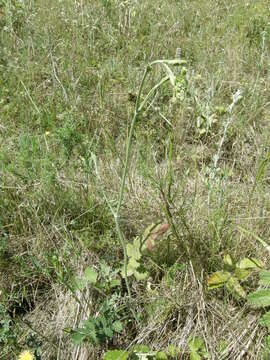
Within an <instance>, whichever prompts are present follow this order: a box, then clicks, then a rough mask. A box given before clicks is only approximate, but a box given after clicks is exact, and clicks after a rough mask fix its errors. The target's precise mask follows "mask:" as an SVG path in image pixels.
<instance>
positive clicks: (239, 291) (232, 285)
mask: <svg viewBox="0 0 270 360" xmlns="http://www.w3.org/2000/svg"><path fill="white" fill-rule="evenodd" d="M226 288H227V289H228V290H229V291H230V292H231V293H232V294H234V295H235V294H236V295H237V296H240V297H241V298H246V296H247V295H246V293H245V290H244V289H243V288H242V286H241V285H240V283H239V281H238V279H237V278H236V277H235V276H231V277H230V278H229V280H228V281H227V283H226Z"/></svg>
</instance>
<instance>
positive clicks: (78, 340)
mask: <svg viewBox="0 0 270 360" xmlns="http://www.w3.org/2000/svg"><path fill="white" fill-rule="evenodd" d="M86 336H87V335H86V334H81V333H79V332H77V331H74V332H73V333H72V336H71V339H72V342H73V343H74V344H78V345H79V344H82V343H83V341H84V339H85V338H86Z"/></svg>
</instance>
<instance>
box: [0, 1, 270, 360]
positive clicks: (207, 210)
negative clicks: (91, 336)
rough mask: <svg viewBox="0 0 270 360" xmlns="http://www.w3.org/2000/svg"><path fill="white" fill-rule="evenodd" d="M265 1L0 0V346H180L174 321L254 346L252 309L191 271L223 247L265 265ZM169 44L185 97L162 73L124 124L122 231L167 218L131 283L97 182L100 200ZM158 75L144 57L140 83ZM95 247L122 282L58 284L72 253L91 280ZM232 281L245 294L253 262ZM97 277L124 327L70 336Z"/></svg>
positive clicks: (257, 341) (6, 349)
mask: <svg viewBox="0 0 270 360" xmlns="http://www.w3.org/2000/svg"><path fill="white" fill-rule="evenodd" d="M268 15H269V8H268V2H267V1H264V0H260V1H253V2H249V3H247V2H242V1H239V0H230V1H198V0H193V1H185V0H180V1H176V0H174V1H155V2H154V1H146V2H140V1H130V2H127V1H122V2H119V1H113V0H111V1H109V0H107V1H105V0H104V1H98V0H93V1H91V2H87V1H77V2H75V1H70V0H62V1H57V2H56V1H49V0H48V1H46V2H44V1H40V0H38V1H30V0H24V1H19V0H8V1H1V0H0V31H1V34H0V49H1V50H0V149H1V150H0V178H1V182H0V309H1V314H3V316H2V315H1V319H2V318H3V321H2V320H1V319H0V359H16V358H17V357H18V354H19V353H20V352H21V351H22V350H24V349H31V350H32V351H33V352H35V354H36V357H37V359H38V358H41V359H99V358H100V359H102V358H103V356H104V353H105V351H106V350H108V349H112V348H115V349H118V350H121V349H122V350H125V349H128V350H130V349H131V348H132V346H134V345H135V344H144V345H147V346H149V348H150V349H151V350H153V351H154V350H157V351H167V349H168V347H169V345H175V346H176V347H177V349H178V351H177V354H178V355H175V356H174V358H179V359H181V358H183V359H189V357H190V355H189V351H190V350H189V344H190V343H189V338H190V337H192V338H195V337H202V338H203V339H204V342H205V346H206V349H207V351H208V353H209V354H211V356H212V358H215V359H219V358H222V356H221V355H220V352H219V351H220V348H221V347H222V346H223V348H224V349H227V352H228V354H229V355H228V354H227V355H226V356H227V358H228V359H229V358H232V359H236V358H237V356H242V357H243V356H244V352H245V351H246V352H247V356H248V357H249V358H250V359H255V358H257V359H259V358H262V356H263V355H262V352H263V351H264V352H266V350H265V348H266V345H264V336H265V335H266V333H267V331H266V328H264V327H259V326H258V327H257V324H258V319H259V318H260V315H261V312H260V311H259V310H254V309H251V308H250V307H248V306H247V304H246V301H245V300H243V299H240V300H239V299H235V297H233V295H232V294H231V293H230V292H229V291H227V290H226V289H219V290H215V291H212V292H210V291H209V290H208V289H207V284H206V280H207V277H208V276H209V275H210V274H212V273H213V272H215V271H218V270H221V269H222V268H223V256H224V255H225V254H230V255H231V256H232V257H233V258H234V259H235V260H236V261H238V260H240V259H242V258H244V257H253V258H257V259H260V260H262V261H263V262H264V265H265V268H268V267H269V266H268V263H269V256H268V257H267V254H266V250H265V249H264V248H263V247H262V246H261V245H260V243H258V242H257V241H256V239H255V237H254V236H253V235H252V234H255V235H257V236H259V237H260V238H262V239H264V240H265V241H266V242H267V241H268V239H269V237H270V229H269V217H270V200H269V192H268V187H269V174H270V172H269V171H270V170H269V166H268V165H269V164H268V163H269V152H268V151H269V145H270V140H269V139H270V137H269V134H270V130H269V129H270V128H269V124H268V122H269V121H268V120H269V116H270V111H269V90H270V88H269V81H268V80H269V79H268V78H269V73H268V72H269V71H268V67H269V45H270V37H269V36H270V25H269V16H268ZM177 48H180V49H181V57H182V59H185V60H186V61H187V65H186V68H187V74H186V77H185V76H184V78H185V79H186V81H187V83H185V86H186V88H185V96H184V99H182V100H180V99H176V100H175V99H173V91H172V87H171V86H170V85H169V84H165V85H164V86H162V87H161V88H160V89H159V90H158V91H157V92H156V94H155V95H154V101H153V102H152V103H151V104H147V106H146V108H145V110H144V111H143V112H142V113H141V114H140V115H139V117H138V119H137V122H136V124H135V128H134V134H133V137H132V139H131V140H132V148H131V161H130V167H129V170H128V174H127V179H126V186H125V192H124V197H123V204H122V207H121V209H120V214H119V224H120V227H121V231H122V232H123V234H124V237H125V240H126V241H127V242H128V243H132V242H133V241H134V238H135V237H136V236H143V233H144V231H145V229H146V228H147V227H148V226H149V225H151V224H152V223H157V222H165V221H168V222H169V225H170V227H169V231H168V233H166V234H164V236H163V238H162V240H160V242H159V243H158V245H157V247H156V248H155V249H154V251H153V252H152V253H149V252H148V253H147V252H146V253H143V254H142V258H140V266H141V270H142V271H147V272H148V275H149V277H148V278H147V279H146V280H144V281H137V280H136V279H135V278H134V277H129V285H130V292H131V298H130V297H129V296H128V293H127V287H126V284H125V282H124V280H123V279H122V278H121V276H120V270H121V268H122V266H123V248H122V247H121V244H120V242H119V239H118V234H117V230H116V227H115V223H114V217H113V215H112V213H111V212H110V209H109V207H108V204H107V202H106V200H105V198H104V193H105V194H106V196H107V198H108V199H109V203H110V205H111V206H113V207H115V206H116V204H117V199H118V194H119V189H120V183H121V178H122V173H123V168H124V163H125V154H126V145H127V139H128V133H129V129H130V125H131V120H132V116H133V113H134V108H135V101H136V96H137V94H138V90H139V86H140V82H141V79H142V76H143V73H144V70H145V68H146V66H147V65H148V64H149V63H151V62H152V61H155V60H157V59H174V57H175V53H176V49H177ZM173 70H174V71H175V72H176V73H177V72H179V71H180V69H178V68H177V67H175V68H174V67H173ZM164 75H165V73H164V71H163V70H161V68H158V67H155V68H153V70H152V72H151V75H150V77H149V79H148V80H147V82H146V83H145V89H144V92H143V96H146V94H147V91H149V90H150V89H151V88H152V87H153V86H154V85H155V84H156V83H157V82H158V81H160V80H161V78H162V76H164ZM178 75H179V74H178ZM238 90H240V91H241V95H242V99H241V100H240V101H239V103H237V104H236V105H235V106H234V107H233V110H232V113H231V114H230V113H229V112H228V107H229V105H230V104H231V103H232V96H233V94H235V93H236V92H237V91H238ZM227 123H228V127H227V128H226V131H225V130H224V126H226V124H227ZM222 139H223V142H222V145H221V141H222ZM93 154H95V156H96V158H97V163H98V172H99V177H98V176H97V174H96V171H95V167H94V163H93ZM216 155H218V160H217V162H216V164H215V159H216V157H215V156H216ZM215 165H216V166H215ZM240 227H241V228H244V229H245V230H247V232H243V231H241V230H240ZM183 244H186V246H187V248H185V247H183ZM102 262H105V263H107V264H108V265H109V266H110V267H111V270H112V271H115V272H116V274H117V275H116V276H117V279H120V280H121V284H120V285H118V286H117V287H116V288H113V289H110V288H106V286H105V285H102V286H101V287H100V288H98V284H99V282H98V283H97V286H96V287H94V288H93V287H92V286H88V287H86V288H84V289H83V290H79V289H77V288H76V287H75V288H74V278H76V277H81V276H82V274H83V272H84V270H85V268H86V267H88V266H90V267H91V268H94V269H95V270H96V271H97V272H98V273H99V274H100V275H99V276H100V278H99V280H100V279H101V277H102V276H103V275H102V272H100V271H101V270H100V264H101V263H102ZM104 276H105V275H104ZM106 276H107V277H106ZM106 276H105V277H104V279H105V280H104V281H105V283H106V281H107V282H108V281H109V280H108V276H109V275H106ZM106 279H107V280H106ZM242 285H243V287H244V288H245V290H246V292H247V293H249V292H252V291H253V290H254V289H256V288H257V286H258V276H257V275H256V274H254V275H252V276H251V277H250V278H249V279H248V281H246V282H244V283H243V284H242ZM104 286H105V288H104ZM104 289H105V290H104ZM104 292H105V295H106V299H107V300H108V301H110V299H114V300H112V305H110V306H112V307H113V308H114V309H115V316H116V318H117V319H119V321H121V322H122V326H123V331H122V332H121V333H120V334H116V335H115V337H114V339H113V341H112V340H110V339H107V340H106V341H105V342H104V343H103V344H98V345H97V344H93V343H91V341H89V342H87V343H86V344H79V345H78V344H74V343H73V342H72V336H71V333H72V330H75V329H76V328H79V327H80V326H82V322H83V321H84V320H87V319H88V318H89V317H92V318H98V317H99V316H101V317H102V309H103V305H104ZM115 299H117V300H115ZM110 309H111V308H110ZM131 309H132V311H131ZM134 315H135V319H134ZM97 322H98V320H97ZM254 329H255V330H256V331H255V330H254ZM240 336H243V337H242V338H241V339H240ZM33 339H34V340H33ZM235 339H239V341H236V340H235ZM250 339H252V340H251V341H250ZM222 344H223V345H222ZM224 344H225V345H224ZM245 346H246V347H248V348H247V349H246V348H245ZM224 351H225V352H226V350H224ZM201 356H202V355H201ZM265 356H267V355H265ZM224 358H225V357H224ZM266 358H267V357H266Z"/></svg>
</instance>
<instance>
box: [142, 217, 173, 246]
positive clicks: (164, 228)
mask: <svg viewBox="0 0 270 360" xmlns="http://www.w3.org/2000/svg"><path fill="white" fill-rule="evenodd" d="M168 229H169V224H168V223H167V222H165V223H163V224H160V225H159V226H158V227H157V229H156V230H154V231H153V232H152V234H151V235H150V236H149V238H148V240H147V241H146V247H147V249H148V250H149V251H152V250H153V248H154V246H155V240H157V239H158V238H159V237H160V236H162V235H163V234H165V233H166V232H167V231H168Z"/></svg>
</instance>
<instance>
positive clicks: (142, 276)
mask: <svg viewBox="0 0 270 360" xmlns="http://www.w3.org/2000/svg"><path fill="white" fill-rule="evenodd" d="M134 276H135V278H136V280H137V281H142V280H145V279H146V278H147V277H148V273H147V272H140V271H137V270H134Z"/></svg>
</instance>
